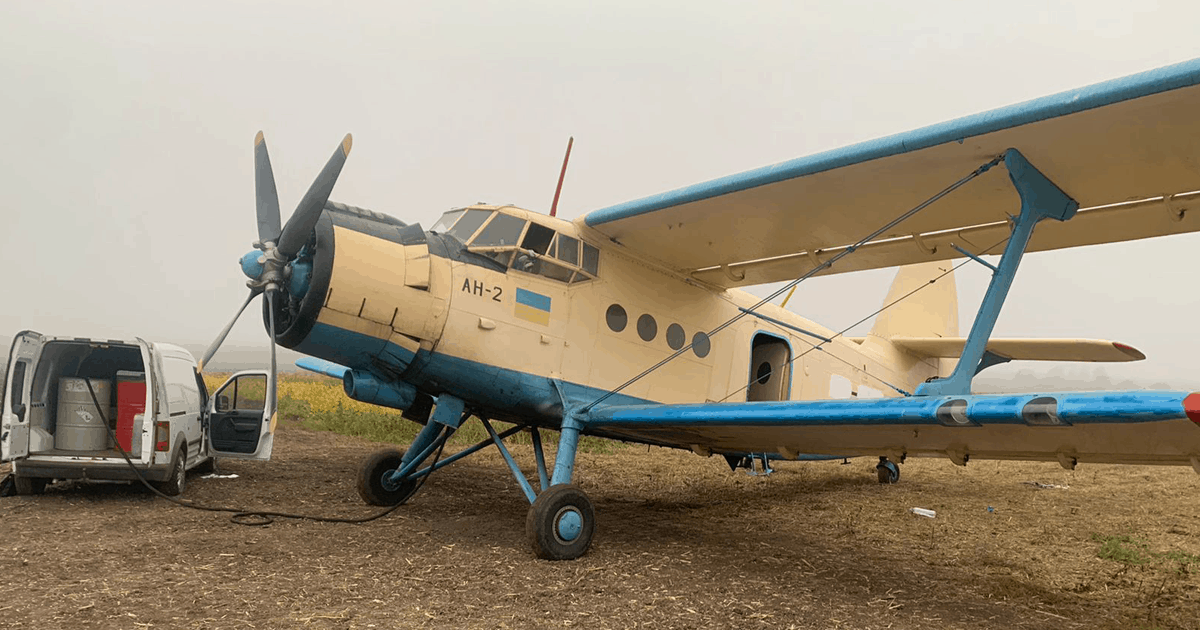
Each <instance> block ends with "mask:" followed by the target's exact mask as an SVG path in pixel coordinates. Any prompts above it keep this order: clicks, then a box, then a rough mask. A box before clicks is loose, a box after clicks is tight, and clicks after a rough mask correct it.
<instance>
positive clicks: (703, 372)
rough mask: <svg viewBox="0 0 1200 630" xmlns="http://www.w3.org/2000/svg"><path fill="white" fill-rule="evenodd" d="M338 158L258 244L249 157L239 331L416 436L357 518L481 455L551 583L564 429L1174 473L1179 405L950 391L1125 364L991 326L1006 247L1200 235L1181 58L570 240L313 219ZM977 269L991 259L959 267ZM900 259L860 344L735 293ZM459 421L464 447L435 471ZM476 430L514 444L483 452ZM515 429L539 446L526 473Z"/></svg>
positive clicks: (474, 221)
mask: <svg viewBox="0 0 1200 630" xmlns="http://www.w3.org/2000/svg"><path fill="white" fill-rule="evenodd" d="M349 151H350V136H346V139H345V140H344V141H343V142H342V144H341V145H340V146H339V147H338V148H337V150H336V151H335V152H334V154H333V157H332V158H331V159H330V161H329V163H328V164H327V165H326V167H325V169H324V170H323V171H322V172H321V174H320V175H319V176H318V178H317V180H316V181H315V182H314V184H313V185H312V187H311V188H310V189H309V191H308V193H307V194H306V195H305V196H304V198H303V199H302V200H301V202H300V204H299V206H298V207H297V208H296V211H295V212H294V214H293V215H292V217H291V219H290V220H289V221H288V222H287V224H286V225H284V226H282V227H281V226H280V218H279V202H278V197H277V194H276V190H275V184H274V179H273V175H272V172H271V166H270V161H269V158H268V155H267V148H266V144H265V143H264V142H263V138H262V134H261V133H260V134H259V136H258V137H257V138H256V140H255V168H256V184H257V185H256V191H257V195H256V196H257V217H258V237H259V240H258V241H256V243H255V247H256V249H255V250H253V251H251V252H250V253H248V254H247V255H246V256H244V257H243V258H242V260H241V266H242V269H243V271H244V272H245V274H246V275H247V276H249V277H250V281H249V283H248V284H249V286H250V288H251V293H250V296H249V297H248V298H247V300H246V303H245V304H243V305H242V310H244V309H245V307H246V304H249V302H250V300H251V299H253V298H254V297H255V296H257V295H258V294H260V293H265V295H266V299H265V300H264V305H263V306H264V308H263V316H264V323H265V325H266V328H267V331H268V334H269V335H270V337H271V339H272V340H273V341H274V342H275V343H278V344H280V345H282V346H285V347H288V348H293V349H295V350H298V351H300V352H302V353H305V354H308V355H311V356H312V357H314V358H313V359H304V360H301V361H300V362H299V363H300V364H301V365H302V367H306V368H308V369H312V370H316V371H319V372H323V373H326V374H329V375H331V376H336V377H340V378H341V379H342V380H343V385H344V390H345V393H346V395H348V396H349V397H350V398H353V399H355V400H360V401H364V402H368V403H374V404H378V405H383V406H386V407H392V408H396V409H401V410H404V415H405V417H407V418H409V419H411V420H415V421H417V422H419V423H422V424H424V427H423V428H422V429H421V431H420V433H419V434H418V435H417V437H416V438H415V439H414V441H413V443H412V444H411V445H410V446H409V447H408V449H407V450H406V451H405V450H393V451H385V452H382V453H378V454H376V455H374V456H372V457H370V458H368V459H367V461H366V462H365V463H364V464H363V467H362V469H361V471H360V473H359V478H358V489H359V492H360V494H361V495H362V497H363V498H364V499H365V500H366V501H367V502H368V503H371V504H376V505H394V504H396V503H399V502H402V501H404V500H405V499H407V498H408V497H409V496H410V495H411V494H412V493H413V492H414V491H415V489H416V488H417V487H419V480H420V479H421V478H422V477H423V476H425V475H428V474H430V473H431V472H432V471H433V470H436V469H438V468H441V467H443V466H446V465H449V464H451V463H453V462H454V461H457V460H458V459H460V458H462V457H465V456H466V455H469V454H471V453H474V452H476V451H478V450H480V449H482V448H484V447H486V446H488V445H489V444H492V443H494V444H495V445H496V446H497V447H498V449H499V451H500V453H501V454H502V455H503V456H504V459H505V460H506V461H507V463H508V465H509V467H510V468H511V469H512V472H513V473H514V475H515V476H516V479H517V481H518V482H519V483H520V485H521V487H522V488H523V489H524V492H525V495H526V497H527V498H528V499H529V502H530V503H531V507H530V508H529V511H528V516H527V520H526V529H527V533H528V537H529V541H530V544H531V546H532V548H533V551H534V552H535V554H536V555H537V556H539V557H542V558H550V559H569V558H576V557H578V556H580V555H581V554H583V553H585V552H586V550H587V549H588V547H589V545H590V544H591V541H592V537H593V533H594V529H595V514H594V509H593V506H592V503H591V501H590V500H589V498H588V496H587V495H586V494H585V493H584V492H583V491H582V490H580V489H579V487H578V486H576V485H574V484H572V480H573V479H574V476H575V469H574V466H575V455H576V447H577V444H578V441H579V438H580V436H582V435H593V436H600V437H603V438H612V439H616V440H625V441H629V442H638V443H645V444H653V445H659V446H667V447H676V448H683V449H690V450H692V451H694V452H696V453H697V454H699V455H702V456H707V455H713V454H716V455H722V456H724V457H726V458H727V459H728V460H729V462H730V464H731V466H733V465H737V464H739V463H741V464H744V463H745V462H746V460H747V457H748V456H750V455H752V454H764V453H767V454H770V455H771V457H775V458H779V459H797V458H801V457H804V456H814V455H817V456H819V455H828V456H872V457H879V458H880V463H879V466H878V471H879V476H880V480H881V481H885V482H886V481H894V480H895V479H896V477H897V475H898V468H897V465H898V464H900V463H901V462H903V461H904V460H905V458H906V457H912V456H926V457H929V456H933V457H945V458H948V459H950V460H951V461H952V462H954V463H955V464H958V465H965V464H966V463H967V461H968V460H978V459H1012V460H1045V461H1057V462H1059V463H1061V465H1062V466H1064V467H1066V468H1073V467H1074V466H1075V465H1076V464H1077V463H1080V462H1087V463H1092V462H1112V463H1130V464H1182V465H1189V464H1190V465H1191V466H1192V467H1193V468H1195V469H1196V471H1197V472H1200V393H1189V392H1179V391H1108V392H1090V393H1073V392H1047V391H1039V392H1030V393H1027V394H1021V395H976V394H972V393H971V381H972V378H973V377H974V376H975V374H976V373H978V372H979V371H980V370H982V369H985V368H987V367H989V366H991V365H995V364H997V363H1001V362H1004V361H1007V360H1015V359H1033V360H1038V359H1043V360H1080V361H1126V360H1137V359H1141V358H1143V356H1142V355H1141V353H1140V352H1138V351H1137V350H1135V349H1133V348H1130V347H1128V346H1126V345H1123V344H1120V343H1114V342H1109V341H1100V340H1074V339H1060V340H1036V339H991V332H992V329H993V326H994V324H995V322H996V318H997V316H998V314H999V312H1000V308H1001V306H1002V305H1003V303H1004V300H1005V296H1006V295H1007V292H1008V289H1009V286H1010V285H1011V283H1012V281H1013V278H1014V276H1015V273H1016V271H1017V267H1018V265H1019V263H1020V261H1021V257H1022V255H1023V254H1024V253H1025V252H1028V251H1041V250H1052V249H1058V248H1064V247H1075V246H1081V245H1089V244H1095V243H1109V242H1115V241H1125V240H1131V239H1139V238H1147V237H1153V236H1161V235H1168V234H1180V233H1185V232H1194V231H1197V230H1200V193H1194V192H1193V191H1197V190H1200V159H1198V156H1200V60H1194V61H1190V62H1185V63H1182V64H1178V65H1174V66H1169V67H1165V68H1161V69H1158V70H1153V71H1149V72H1144V73H1141V74H1137V75H1133V76H1129V77H1126V78H1122V79H1118V80H1113V81H1108V82H1105V83H1101V84H1097V85H1093V86H1090V87H1085V88H1081V89H1075V90H1071V91H1068V92H1064V93H1061V94H1057V95H1054V96H1049V97H1045V98H1041V99H1037V100H1033V101H1029V102H1026V103H1022V104H1018V105H1013V106H1009V107H1004V108H1001V109H997V110H994V111H990V112H987V113H983V114H979V115H975V116H969V117H966V118H962V119H958V120H953V121H950V122H946V123H943V124H939V125H934V126H932V127H926V128H923V129H918V130H916V131H911V132H907V133H902V134H899V135H895V136H891V137H887V138H882V139H879V140H874V141H870V142H866V143H862V144H858V145H854V146H850V147H846V148H843V149H839V150H834V151H829V152H826V153H821V154H818V155H814V156H811V157H807V158H800V159H796V160H793V161H789V162H784V163H781V164H776V165H773V166H768V167H765V168H760V169H757V170H752V171H748V172H745V173H741V174H737V175H732V176H729V177H725V178H722V179H718V180H714V181H710V182H706V183H702V184H698V185H695V186H690V187H686V188H682V189H679V190H674V191H671V192H667V193H663V194H661V195H657V196H653V197H649V198H645V199H639V200H636V201H631V202H628V203H623V204H619V205H616V206H612V207H608V208H602V209H598V210H594V211H592V212H589V213H587V214H585V215H584V216H582V217H581V218H579V219H576V220H574V221H565V220H562V219H559V218H556V217H553V216H547V215H545V214H541V213H538V212H533V211H529V210H524V209H521V208H516V207H513V206H492V205H475V206H470V207H466V208H462V209H458V210H452V211H450V212H447V213H446V214H445V215H444V216H442V218H441V220H439V221H438V222H437V224H436V225H433V226H432V227H431V228H430V229H428V230H426V229H424V228H422V227H421V226H420V225H408V224H405V223H403V222H401V221H400V220H397V219H395V218H393V217H391V216H388V215H385V214H381V213H378V212H374V211H370V210H365V209H362V208H357V207H352V206H348V205H343V204H340V203H334V202H330V201H328V198H329V194H330V192H331V190H332V188H333V185H334V182H335V181H336V178H337V175H338V173H339V172H340V170H341V168H342V165H343V164H344V162H345V160H346V156H347V155H348V154H349ZM1035 226H1036V227H1037V230H1036V231H1035V229H1034V228H1035ZM996 253H999V254H1001V256H1000V258H999V261H998V262H997V263H996V264H994V265H993V264H992V263H990V262H988V261H986V260H984V259H982V258H981V256H983V255H986V254H996ZM956 258H959V259H962V260H961V261H959V264H961V263H963V262H966V263H970V264H975V263H976V262H978V263H979V264H982V265H985V266H987V267H989V268H991V271H992V279H991V283H990V285H989V287H988V289H987V292H986V295H985V297H984V298H983V301H982V305H981V306H980V308H979V311H978V314H977V316H976V318H975V320H974V323H973V324H972V326H971V330H970V332H969V333H968V334H967V336H966V337H965V338H964V337H960V336H959V332H958V323H957V308H958V306H957V297H956V291H955V289H954V284H953V276H952V275H948V273H947V270H949V269H950V263H949V262H947V261H949V260H950V259H956ZM971 259H973V260H971ZM905 265H908V267H902V269H901V271H900V272H899V273H898V275H897V279H896V281H895V283H894V284H893V286H892V289H891V291H890V293H889V294H888V296H887V298H886V300H885V302H884V304H885V309H884V310H883V312H882V313H881V314H880V315H879V316H878V318H877V321H876V323H875V325H874V328H873V329H872V330H871V332H870V334H869V335H867V336H866V337H863V338H847V337H843V336H840V335H838V334H836V333H835V332H834V331H832V330H830V329H828V328H825V327H822V326H821V325H819V324H816V323H814V322H811V321H808V320H805V319H804V318H802V317H800V316H798V315H796V314H794V313H792V312H790V311H788V310H785V309H784V308H781V307H780V306H777V305H775V304H773V303H770V302H769V301H768V300H760V299H758V298H756V297H753V296H751V295H750V294H748V293H746V292H743V291H740V290H738V287H742V286H746V285H755V284H760V283H767V282H775V281H783V280H792V281H793V284H794V283H795V282H796V281H799V280H802V279H804V278H807V277H810V276H812V275H815V274H833V273H842V272H849V271H857V270H863V269H873V268H881V267H892V266H905ZM784 288H787V286H785V287H784ZM1046 299H1047V302H1048V303H1051V304H1052V303H1053V302H1054V296H1046ZM1050 308H1051V311H1052V312H1059V313H1062V312H1064V311H1061V310H1058V311H1055V310H1054V307H1050ZM242 310H239V311H238V314H237V315H235V317H234V320H233V321H231V322H230V324H229V326H230V327H231V326H232V325H233V323H234V321H236V320H237V317H238V316H240V315H241V312H242ZM1067 316H1069V315H1067ZM228 330H229V327H227V328H226V329H225V330H224V331H223V332H222V333H221V334H220V335H219V336H218V337H217V339H216V340H215V341H214V342H213V344H212V346H211V347H210V348H209V350H208V352H207V353H206V355H205V357H204V360H203V361H202V364H203V363H206V362H207V361H208V360H209V359H210V358H211V357H212V355H213V353H214V352H215V351H216V350H217V348H218V347H219V346H220V344H221V342H222V341H223V340H224V337H225V335H226V334H227V333H228ZM273 348H274V345H272V379H271V382H272V383H274V377H273V374H274V354H273V353H274V350H273ZM269 401H270V402H269V404H268V405H267V409H266V411H265V413H264V414H263V416H262V417H261V419H260V418H258V417H257V415H255V414H248V415H247V417H245V418H242V419H240V420H238V422H243V423H245V424H246V426H245V427H242V428H243V429H244V430H246V431H248V432H251V433H254V432H259V433H261V435H262V438H263V439H267V440H269V439H271V432H272V431H273V429H274V426H275V409H276V405H275V393H274V391H272V392H271V393H270V394H269ZM471 416H475V417H478V418H479V419H480V420H481V421H482V423H483V425H484V427H485V428H486V430H487V431H488V433H489V435H490V436H491V439H490V440H485V441H484V442H481V443H480V444H477V445H475V446H473V447H471V448H468V449H465V450H464V451H462V452H460V453H458V454H454V455H450V456H446V457H440V455H441V454H442V450H441V449H442V447H443V445H444V443H445V441H446V439H447V438H448V437H449V435H450V434H451V433H453V431H454V430H455V429H456V428H457V427H459V426H460V425H461V424H462V423H463V422H465V421H467V420H468V419H469V418H470V417H471ZM491 420H502V421H506V422H511V423H515V424H516V425H517V426H515V427H513V428H511V429H509V430H506V431H503V432H500V433H497V430H496V429H495V428H493V426H492V425H491V423H490V421H491ZM541 429H554V430H558V431H560V437H559V439H558V448H557V451H556V456H555V460H554V461H553V464H552V466H547V464H546V461H545V457H544V455H543V450H542V442H541V436H540V433H539V430H541ZM518 431H529V432H530V434H531V437H532V444H533V446H534V452H535V456H536V467H537V479H536V482H535V483H536V484H537V485H536V486H535V485H533V484H531V483H530V482H529V480H528V479H527V478H526V476H525V474H524V473H523V472H522V470H521V469H520V467H519V466H518V465H517V463H516V462H515V461H514V460H513V458H512V456H511V454H510V453H509V451H508V450H507V448H506V447H505V445H504V442H503V440H504V439H505V438H507V437H508V436H510V435H513V434H515V433H516V432H518ZM435 453H436V455H435Z"/></svg>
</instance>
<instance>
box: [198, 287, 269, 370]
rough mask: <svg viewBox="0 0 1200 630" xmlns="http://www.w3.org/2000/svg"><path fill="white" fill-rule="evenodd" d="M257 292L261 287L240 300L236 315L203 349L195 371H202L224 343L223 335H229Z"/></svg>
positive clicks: (252, 290) (259, 291)
mask: <svg viewBox="0 0 1200 630" xmlns="http://www.w3.org/2000/svg"><path fill="white" fill-rule="evenodd" d="M259 293H262V289H251V290H250V295H248V296H246V301H245V302H242V308H239V309H238V312H237V315H234V316H233V319H231V320H229V323H228V324H226V325H225V329H224V330H222V331H221V334H219V335H217V338H216V339H213V342H212V345H210V346H208V350H205V351H204V358H202V359H200V365H199V366H198V367H197V368H196V371H197V372H203V371H204V366H206V365H208V361H209V359H212V358H213V355H214V354H216V353H217V348H220V347H221V344H223V343H225V337H227V336H229V331H230V330H232V329H233V325H234V324H236V323H237V320H238V318H239V317H241V316H242V312H243V311H245V310H246V307H247V306H249V305H250V300H253V299H254V298H255V297H256V296H257V295H258V294H259ZM272 339H274V337H272Z"/></svg>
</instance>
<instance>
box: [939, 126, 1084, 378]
mask: <svg viewBox="0 0 1200 630" xmlns="http://www.w3.org/2000/svg"><path fill="white" fill-rule="evenodd" d="M1004 165H1005V166H1006V167H1007V168H1008V177H1009V179H1011V180H1012V183H1013V187H1015V188H1016V189H1017V194H1019V195H1020V196H1021V213H1020V214H1018V215H1017V216H1016V217H1014V218H1013V224H1012V236H1011V237H1009V239H1008V244H1007V245H1005V246H1004V254H1003V255H1002V256H1000V263H999V264H998V265H996V267H994V268H993V271H992V281H991V283H989V284H988V288H987V293H985V294H984V296H983V302H982V303H981V304H980V305H979V313H977V314H976V315H975V323H974V324H972V325H971V333H970V334H969V335H967V343H966V345H964V346H963V351H962V355H961V357H960V358H959V360H958V365H956V366H955V367H954V372H953V373H952V374H950V376H948V377H946V378H939V379H936V380H933V381H930V382H928V383H925V384H923V385H921V386H920V387H919V388H917V395H918V396H961V395H966V394H970V393H971V379H973V378H974V377H975V374H976V373H977V372H978V371H979V369H981V368H980V365H981V364H980V362H981V361H982V360H983V359H984V351H985V350H986V349H987V342H988V339H989V338H990V337H991V336H992V329H994V328H995V327H996V318H998V317H999V316H1000V309H1001V308H1002V307H1003V306H1004V300H1005V298H1007V297H1008V290H1009V288H1010V287H1012V282H1013V278H1014V277H1015V276H1016V274H1017V267H1018V266H1020V264H1021V257H1022V256H1024V255H1025V248H1026V246H1028V245H1029V237H1030V236H1032V235H1033V228H1034V227H1035V226H1036V225H1037V223H1038V221H1041V220H1042V219H1046V218H1050V219H1055V220H1057V221H1066V220H1067V219H1070V218H1071V217H1073V216H1075V211H1076V210H1078V209H1079V202H1077V201H1075V200H1074V199H1072V198H1071V197H1070V196H1069V195H1067V193H1065V192H1063V191H1062V189H1061V188H1059V187H1058V186H1057V185H1055V184H1054V182H1052V181H1050V180H1049V179H1048V178H1047V177H1046V176H1045V175H1043V174H1042V172H1041V171H1039V170H1037V168H1035V167H1034V166H1033V165H1032V164H1030V163H1029V160H1027V159H1025V156H1024V155H1021V152H1020V151H1018V150H1016V149H1008V150H1007V151H1005V152H1004ZM972 258H974V256H972ZM988 266H989V267H990V266H991V265H988Z"/></svg>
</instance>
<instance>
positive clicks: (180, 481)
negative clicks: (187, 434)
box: [154, 446, 187, 497]
mask: <svg viewBox="0 0 1200 630" xmlns="http://www.w3.org/2000/svg"><path fill="white" fill-rule="evenodd" d="M154 485H155V487H157V488H158V491H159V492H161V493H163V494H165V495H167V496H169V497H177V496H179V495H181V494H183V491H184V489H185V488H186V487H187V451H186V450H184V447H182V446H181V447H179V453H178V454H176V455H175V460H174V461H173V462H171V476H170V477H168V478H167V479H166V481H160V482H158V483H156V484H154Z"/></svg>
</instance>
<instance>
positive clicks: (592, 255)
mask: <svg viewBox="0 0 1200 630" xmlns="http://www.w3.org/2000/svg"><path fill="white" fill-rule="evenodd" d="M599 269H600V250H598V249H596V248H595V247H592V246H591V245H588V244H587V243H584V244H583V270H584V271H586V272H588V273H590V274H592V275H593V276H599V275H600V273H599Z"/></svg>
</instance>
